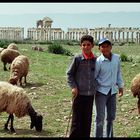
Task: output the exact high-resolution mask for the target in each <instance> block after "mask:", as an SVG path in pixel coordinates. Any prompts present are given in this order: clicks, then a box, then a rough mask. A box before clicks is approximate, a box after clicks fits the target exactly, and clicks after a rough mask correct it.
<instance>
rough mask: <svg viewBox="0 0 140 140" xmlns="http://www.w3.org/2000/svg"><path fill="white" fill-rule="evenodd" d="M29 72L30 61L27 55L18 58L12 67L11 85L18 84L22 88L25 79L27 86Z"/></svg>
mask: <svg viewBox="0 0 140 140" xmlns="http://www.w3.org/2000/svg"><path fill="white" fill-rule="evenodd" d="M28 71H29V59H28V57H27V56H25V55H19V56H17V57H16V58H15V59H14V60H13V62H12V63H11V67H10V79H9V83H11V84H13V85H15V84H16V85H17V84H18V82H19V83H20V86H22V78H23V77H24V83H25V84H26V83H27V81H26V77H27V74H28Z"/></svg>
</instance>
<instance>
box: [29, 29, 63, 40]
mask: <svg viewBox="0 0 140 140" xmlns="http://www.w3.org/2000/svg"><path fill="white" fill-rule="evenodd" d="M27 32H28V33H27V38H30V39H32V40H47V41H50V40H63V39H65V35H64V31H62V30H61V28H29V29H28V31H27Z"/></svg>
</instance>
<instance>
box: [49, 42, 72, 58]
mask: <svg viewBox="0 0 140 140" xmlns="http://www.w3.org/2000/svg"><path fill="white" fill-rule="evenodd" d="M48 52H50V53H54V54H64V55H68V56H70V55H73V54H72V53H71V52H70V51H69V50H67V49H64V48H63V47H62V46H61V45H60V44H57V43H54V44H51V45H49V46H48Z"/></svg>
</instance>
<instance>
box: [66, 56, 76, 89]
mask: <svg viewBox="0 0 140 140" xmlns="http://www.w3.org/2000/svg"><path fill="white" fill-rule="evenodd" d="M76 70H77V69H76V58H75V57H74V58H73V60H72V62H71V64H70V66H69V68H68V70H67V72H66V74H67V83H68V85H69V86H70V87H71V88H77V85H76V82H75V73H76Z"/></svg>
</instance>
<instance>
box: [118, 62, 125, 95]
mask: <svg viewBox="0 0 140 140" xmlns="http://www.w3.org/2000/svg"><path fill="white" fill-rule="evenodd" d="M117 85H118V88H119V92H118V95H119V96H122V95H123V88H124V82H123V79H122V74H121V67H120V60H119V65H118V73H117Z"/></svg>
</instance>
